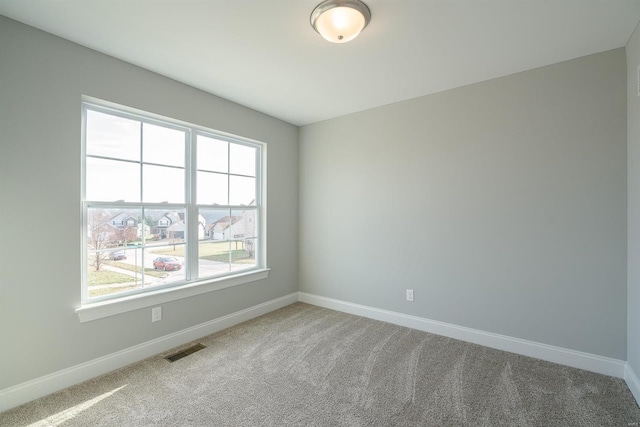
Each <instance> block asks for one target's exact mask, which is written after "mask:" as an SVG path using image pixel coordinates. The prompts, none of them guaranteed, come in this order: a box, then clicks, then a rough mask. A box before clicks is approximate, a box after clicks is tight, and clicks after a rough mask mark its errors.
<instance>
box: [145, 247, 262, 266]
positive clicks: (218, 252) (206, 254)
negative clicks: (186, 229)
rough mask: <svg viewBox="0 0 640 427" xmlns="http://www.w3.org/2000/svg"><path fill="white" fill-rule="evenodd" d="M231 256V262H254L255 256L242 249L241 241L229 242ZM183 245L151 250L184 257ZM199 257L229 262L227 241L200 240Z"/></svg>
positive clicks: (160, 253)
mask: <svg viewBox="0 0 640 427" xmlns="http://www.w3.org/2000/svg"><path fill="white" fill-rule="evenodd" d="M231 248H232V250H231V257H232V262H233V264H255V257H252V256H249V253H248V252H247V251H245V250H244V249H243V244H242V242H231ZM184 251H185V246H184V245H180V246H176V247H175V249H174V248H173V247H170V248H165V249H156V250H152V252H153V253H156V254H159V255H169V256H178V257H184ZM198 255H199V258H200V259H207V260H209V261H218V262H229V242H201V243H200V245H199V246H198Z"/></svg>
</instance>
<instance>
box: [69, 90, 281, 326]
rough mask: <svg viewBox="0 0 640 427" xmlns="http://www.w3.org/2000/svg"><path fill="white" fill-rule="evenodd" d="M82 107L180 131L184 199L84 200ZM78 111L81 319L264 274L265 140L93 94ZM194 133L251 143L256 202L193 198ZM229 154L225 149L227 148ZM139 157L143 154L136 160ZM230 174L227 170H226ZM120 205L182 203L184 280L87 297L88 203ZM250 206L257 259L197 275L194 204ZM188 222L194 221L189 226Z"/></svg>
mask: <svg viewBox="0 0 640 427" xmlns="http://www.w3.org/2000/svg"><path fill="white" fill-rule="evenodd" d="M87 110H93V111H97V112H102V113H107V114H110V115H115V116H119V117H124V118H128V119H133V120H137V121H141V122H143V123H150V124H155V125H161V126H165V127H169V128H173V129H178V130H181V131H184V132H185V135H186V140H185V175H186V176H185V203H147V202H142V201H140V202H102V201H100V202H97V201H89V200H86V159H87V153H86V115H87ZM81 111H82V139H81V140H82V179H81V212H82V242H81V244H82V279H81V282H82V284H81V305H80V307H78V308H77V309H76V313H77V314H78V316H79V319H80V321H81V322H86V321H91V320H95V319H100V318H103V317H107V316H112V315H115V314H120V313H124V312H128V311H132V310H138V309H141V308H145V307H150V306H152V305H157V304H162V303H166V302H170V301H173V300H177V299H181V298H187V297H191V296H196V295H201V294H203V293H207V292H212V291H216V290H219V289H224V288H228V287H232V286H237V285H242V284H245V283H249V282H253V281H256V280H262V279H265V278H267V277H268V274H269V269H268V268H267V267H266V265H267V263H266V261H267V254H266V247H267V245H266V236H267V233H266V198H265V195H266V188H265V185H264V183H265V176H266V168H265V166H266V148H267V147H266V144H264V143H262V142H260V141H255V140H251V139H248V138H243V137H239V136H236V135H230V134H227V133H223V132H220V131H216V130H212V129H208V128H204V127H201V126H197V125H193V124H191V123H186V122H183V121H179V120H175V119H171V118H166V117H162V116H159V115H156V114H153V113H148V112H144V111H140V110H135V109H132V108H129V107H124V106H121V105H117V104H113V103H109V102H106V101H102V100H97V99H95V98H89V97H83V99H82V104H81ZM198 135H202V136H205V137H211V138H214V139H217V140H222V141H226V142H228V143H233V144H239V145H247V146H250V147H255V148H256V201H255V207H254V206H251V207H247V206H235V205H223V206H218V205H206V204H197V203H196V192H197V187H196V179H197V153H196V149H197V148H196V147H197V145H196V140H197V137H198ZM227 155H228V156H229V155H230V154H229V153H227ZM141 161H142V160H141ZM231 175H233V174H232V173H231V171H227V176H231ZM96 207H97V208H100V207H103V208H107V207H110V208H120V209H137V208H140V207H144V208H147V209H162V210H169V209H171V208H176V209H185V217H186V221H185V222H186V224H187V226H186V233H187V236H186V237H187V239H186V240H187V242H186V250H185V252H186V253H185V265H184V268H185V269H186V275H185V280H183V281H179V282H174V283H171V284H166V285H160V286H153V287H150V288H142V289H136V290H132V291H127V292H123V293H116V294H112V295H106V296H102V297H94V298H89V297H88V285H87V274H88V267H87V265H88V262H87V261H88V245H87V244H88V242H87V227H88V218H87V212H88V209H89V208H96ZM199 208H205V209H206V208H212V209H230V210H231V211H233V210H238V209H247V208H249V209H251V210H255V211H256V215H255V217H256V226H257V239H258V245H256V248H255V251H256V254H255V260H256V265H255V266H254V267H251V268H247V269H243V270H240V271H236V272H234V271H229V272H228V273H225V274H221V275H216V276H212V277H205V278H198V277H197V273H198V256H197V254H198V245H199V240H198V209H199ZM191 224H194V225H193V226H192V225H191Z"/></svg>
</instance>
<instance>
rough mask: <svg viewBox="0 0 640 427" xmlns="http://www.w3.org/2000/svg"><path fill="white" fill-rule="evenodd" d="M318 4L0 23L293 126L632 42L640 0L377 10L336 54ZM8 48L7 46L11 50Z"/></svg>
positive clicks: (203, 5)
mask: <svg viewBox="0 0 640 427" xmlns="http://www.w3.org/2000/svg"><path fill="white" fill-rule="evenodd" d="M318 3H320V0H57V1H53V0H0V14H2V15H5V16H7V17H9V18H12V19H15V20H18V21H21V22H24V23H26V24H28V25H31V26H34V27H36V28H40V29H42V30H44V31H47V32H50V33H53V34H55V35H58V36H60V37H63V38H66V39H69V40H72V41H74V42H76V43H79V44H81V45H84V46H87V47H90V48H92V49H95V50H97V51H100V52H104V53H106V54H109V55H112V56H114V57H116V58H120V59H123V60H125V61H127V62H130V63H133V64H136V65H139V66H141V67H144V68H146V69H149V70H152V71H155V72H157V73H159V74H162V75H165V76H168V77H171V78H173V79H175V80H178V81H181V82H184V83H186V84H189V85H191V86H195V87H197V88H200V89H202V90H205V91H207V92H210V93H213V94H215V95H218V96H221V97H223V98H227V99H229V100H232V101H235V102H237V103H239V104H242V105H245V106H248V107H251V108H253V109H255V110H258V111H262V112H264V113H266V114H269V115H271V116H274V117H277V118H280V119H282V120H285V121H287V122H289V123H293V124H295V125H304V124H308V123H313V122H317V121H321V120H325V119H328V118H333V117H337V116H341V115H344V114H348V113H353V112H356V111H361V110H365V109H368V108H372V107H376V106H380V105H385V104H389V103H392V102H397V101H401V100H405V99H409V98H415V97H418V96H422V95H427V94H430V93H434V92H440V91H443V90H447V89H451V88H454V87H458V86H462V85H467V84H471V83H475V82H479V81H483V80H488V79H491V78H495V77H499V76H503V75H507V74H511V73H515V72H519V71H524V70H528V69H532V68H536V67H540V66H544V65H548V64H552V63H556V62H559V61H564V60H568V59H572V58H576V57H580V56H584V55H588V54H592V53H597V52H602V51H605V50H609V49H614V48H618V47H621V46H624V45H625V44H626V42H627V40H628V38H629V36H630V35H631V33H632V32H633V30H634V27H635V26H636V24H637V23H638V21H639V20H640V0H365V3H367V5H368V6H369V8H370V9H371V14H372V19H371V23H370V24H369V26H368V27H367V28H366V29H365V30H364V31H363V32H362V34H360V36H359V37H358V38H357V39H355V40H354V41H352V42H350V43H346V44H339V45H337V44H332V43H329V42H327V41H325V40H324V39H322V38H321V37H320V36H319V35H318V34H317V33H315V31H314V30H313V29H312V28H311V26H310V25H309V15H310V14H311V11H312V10H313V8H314V7H315V6H316V5H317V4H318ZM0 42H1V41H0Z"/></svg>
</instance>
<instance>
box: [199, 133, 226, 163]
mask: <svg viewBox="0 0 640 427" xmlns="http://www.w3.org/2000/svg"><path fill="white" fill-rule="evenodd" d="M228 147H229V143H228V142H226V141H220V140H217V139H213V138H209V137H206V136H202V135H198V169H200V170H208V171H211V172H228V164H229V158H228V150H229V148H228Z"/></svg>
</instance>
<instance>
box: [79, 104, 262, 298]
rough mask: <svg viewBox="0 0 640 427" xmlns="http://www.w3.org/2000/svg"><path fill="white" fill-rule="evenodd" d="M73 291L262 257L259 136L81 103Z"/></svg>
mask: <svg viewBox="0 0 640 427" xmlns="http://www.w3.org/2000/svg"><path fill="white" fill-rule="evenodd" d="M82 111H83V120H84V127H83V129H84V130H83V146H84V181H83V194H84V197H83V215H84V220H83V226H84V233H83V234H84V242H83V249H84V259H85V262H84V269H83V287H82V293H83V300H92V301H97V300H102V299H108V298H113V297H121V296H125V295H128V294H134V293H140V292H145V291H148V290H152V289H159V288H161V287H168V286H178V285H181V284H191V283H197V282H200V281H205V280H207V279H211V278H217V277H223V276H228V275H233V274H234V273H237V272H244V271H246V270H251V269H257V268H261V267H262V262H261V261H260V260H261V259H263V254H261V253H259V252H260V250H259V249H260V240H261V237H260V236H261V231H262V230H261V227H260V217H261V181H262V180H261V176H260V173H261V167H260V165H261V156H262V154H261V149H262V147H261V144H259V143H255V142H251V141H247V140H244V139H241V138H238V137H229V136H224V135H220V134H216V132H215V131H203V130H201V129H200V128H195V127H192V126H189V125H185V124H183V123H177V122H176V123H174V122H171V121H161V120H157V119H155V118H151V117H145V116H144V115H142V114H132V113H130V112H126V111H120V110H116V109H112V108H106V107H103V106H99V105H94V104H90V103H83V109H82Z"/></svg>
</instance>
